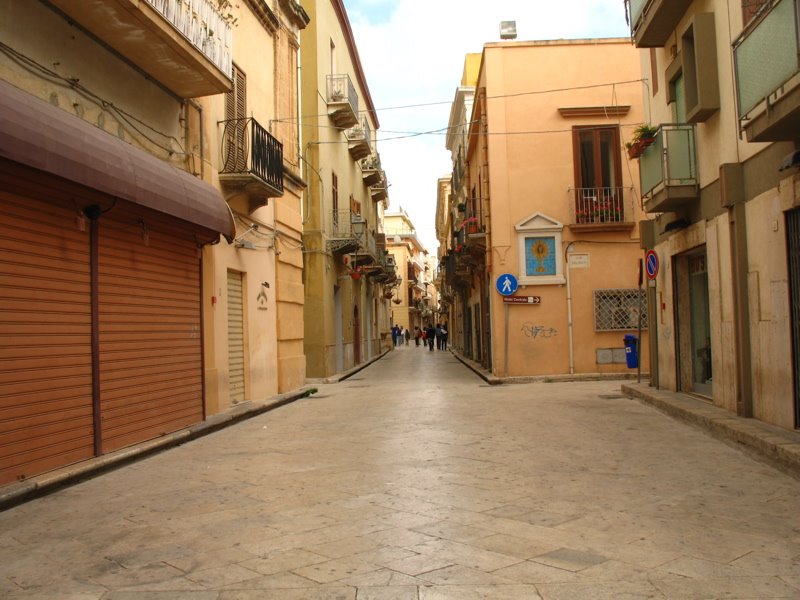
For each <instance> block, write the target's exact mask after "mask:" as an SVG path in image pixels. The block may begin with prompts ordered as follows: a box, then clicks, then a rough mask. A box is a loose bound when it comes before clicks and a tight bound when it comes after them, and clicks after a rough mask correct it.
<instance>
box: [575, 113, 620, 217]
mask: <svg viewBox="0 0 800 600" xmlns="http://www.w3.org/2000/svg"><path fill="white" fill-rule="evenodd" d="M573 148H574V153H575V217H576V218H575V222H576V223H600V222H622V221H624V220H625V215H624V202H623V198H622V187H621V181H622V165H621V161H620V152H619V148H620V141H619V128H618V127H616V126H614V127H575V128H574V129H573Z"/></svg>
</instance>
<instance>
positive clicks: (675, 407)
mask: <svg viewBox="0 0 800 600" xmlns="http://www.w3.org/2000/svg"><path fill="white" fill-rule="evenodd" d="M622 393H623V394H625V395H626V396H627V397H629V398H633V399H636V400H640V401H641V402H644V403H645V404H648V405H650V406H653V407H654V408H657V409H658V410H660V411H661V412H663V413H665V414H667V415H669V416H670V417H673V418H675V419H679V420H681V421H684V422H686V423H689V424H690V425H694V426H696V427H698V428H700V429H703V430H704V431H706V432H707V433H709V434H710V435H712V436H713V437H715V438H717V439H718V440H720V441H723V442H725V443H727V444H728V445H729V446H732V447H734V448H738V449H740V450H742V451H744V452H745V453H746V454H748V455H749V456H751V457H752V458H756V459H760V460H761V461H762V462H766V463H767V464H769V465H770V466H772V467H775V468H777V469H779V470H780V471H782V472H784V473H786V474H788V475H791V476H793V477H796V478H798V479H800V433H797V432H794V431H790V430H787V429H782V428H780V427H777V426H775V425H771V424H769V423H765V422H764V421H759V420H756V419H748V418H744V417H739V416H737V415H736V414H734V413H732V412H730V411H728V410H725V409H724V408H720V407H719V406H715V405H713V404H711V403H709V402H706V401H704V400H700V399H698V398H694V397H693V396H689V395H688V394H682V393H679V392H670V391H665V390H656V389H654V388H651V387H649V386H647V385H645V384H623V385H622Z"/></svg>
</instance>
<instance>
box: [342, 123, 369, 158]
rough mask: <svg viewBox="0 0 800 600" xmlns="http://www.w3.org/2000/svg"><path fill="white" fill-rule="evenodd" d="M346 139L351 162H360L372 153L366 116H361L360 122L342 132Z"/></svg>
mask: <svg viewBox="0 0 800 600" xmlns="http://www.w3.org/2000/svg"><path fill="white" fill-rule="evenodd" d="M344 135H345V137H346V138H347V149H348V150H349V151H350V156H352V157H353V160H361V159H363V158H364V157H365V156H366V157H368V156H369V155H370V153H371V152H372V131H371V129H370V126H369V121H368V120H367V116H366V115H362V117H361V122H360V123H359V124H358V125H355V126H354V127H351V128H350V129H348V130H346V131H345V132H344Z"/></svg>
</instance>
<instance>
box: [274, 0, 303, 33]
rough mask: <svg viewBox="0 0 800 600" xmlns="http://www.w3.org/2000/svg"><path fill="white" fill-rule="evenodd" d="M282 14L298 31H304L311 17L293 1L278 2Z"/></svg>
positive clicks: (281, 0) (283, 0) (282, 0)
mask: <svg viewBox="0 0 800 600" xmlns="http://www.w3.org/2000/svg"><path fill="white" fill-rule="evenodd" d="M279 1H280V4H281V8H282V9H283V12H284V13H285V14H286V16H287V17H288V19H289V20H290V21H291V22H292V24H294V25H295V26H296V27H297V28H298V29H305V28H306V26H307V25H308V24H309V23H310V22H311V17H309V16H308V13H307V12H306V11H305V9H304V8H303V7H302V6H300V4H298V3H297V2H296V1H295V0H279Z"/></svg>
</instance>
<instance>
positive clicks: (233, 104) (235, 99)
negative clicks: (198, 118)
mask: <svg viewBox="0 0 800 600" xmlns="http://www.w3.org/2000/svg"><path fill="white" fill-rule="evenodd" d="M246 117H247V78H246V76H245V74H244V73H243V72H242V71H240V70H239V67H237V66H236V65H233V90H232V91H230V92H228V93H226V94H225V120H226V121H227V122H226V124H225V132H224V134H223V135H224V137H225V140H224V144H225V160H224V165H223V168H222V170H223V171H224V172H226V173H243V172H245V171H246V170H247V121H246Z"/></svg>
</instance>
